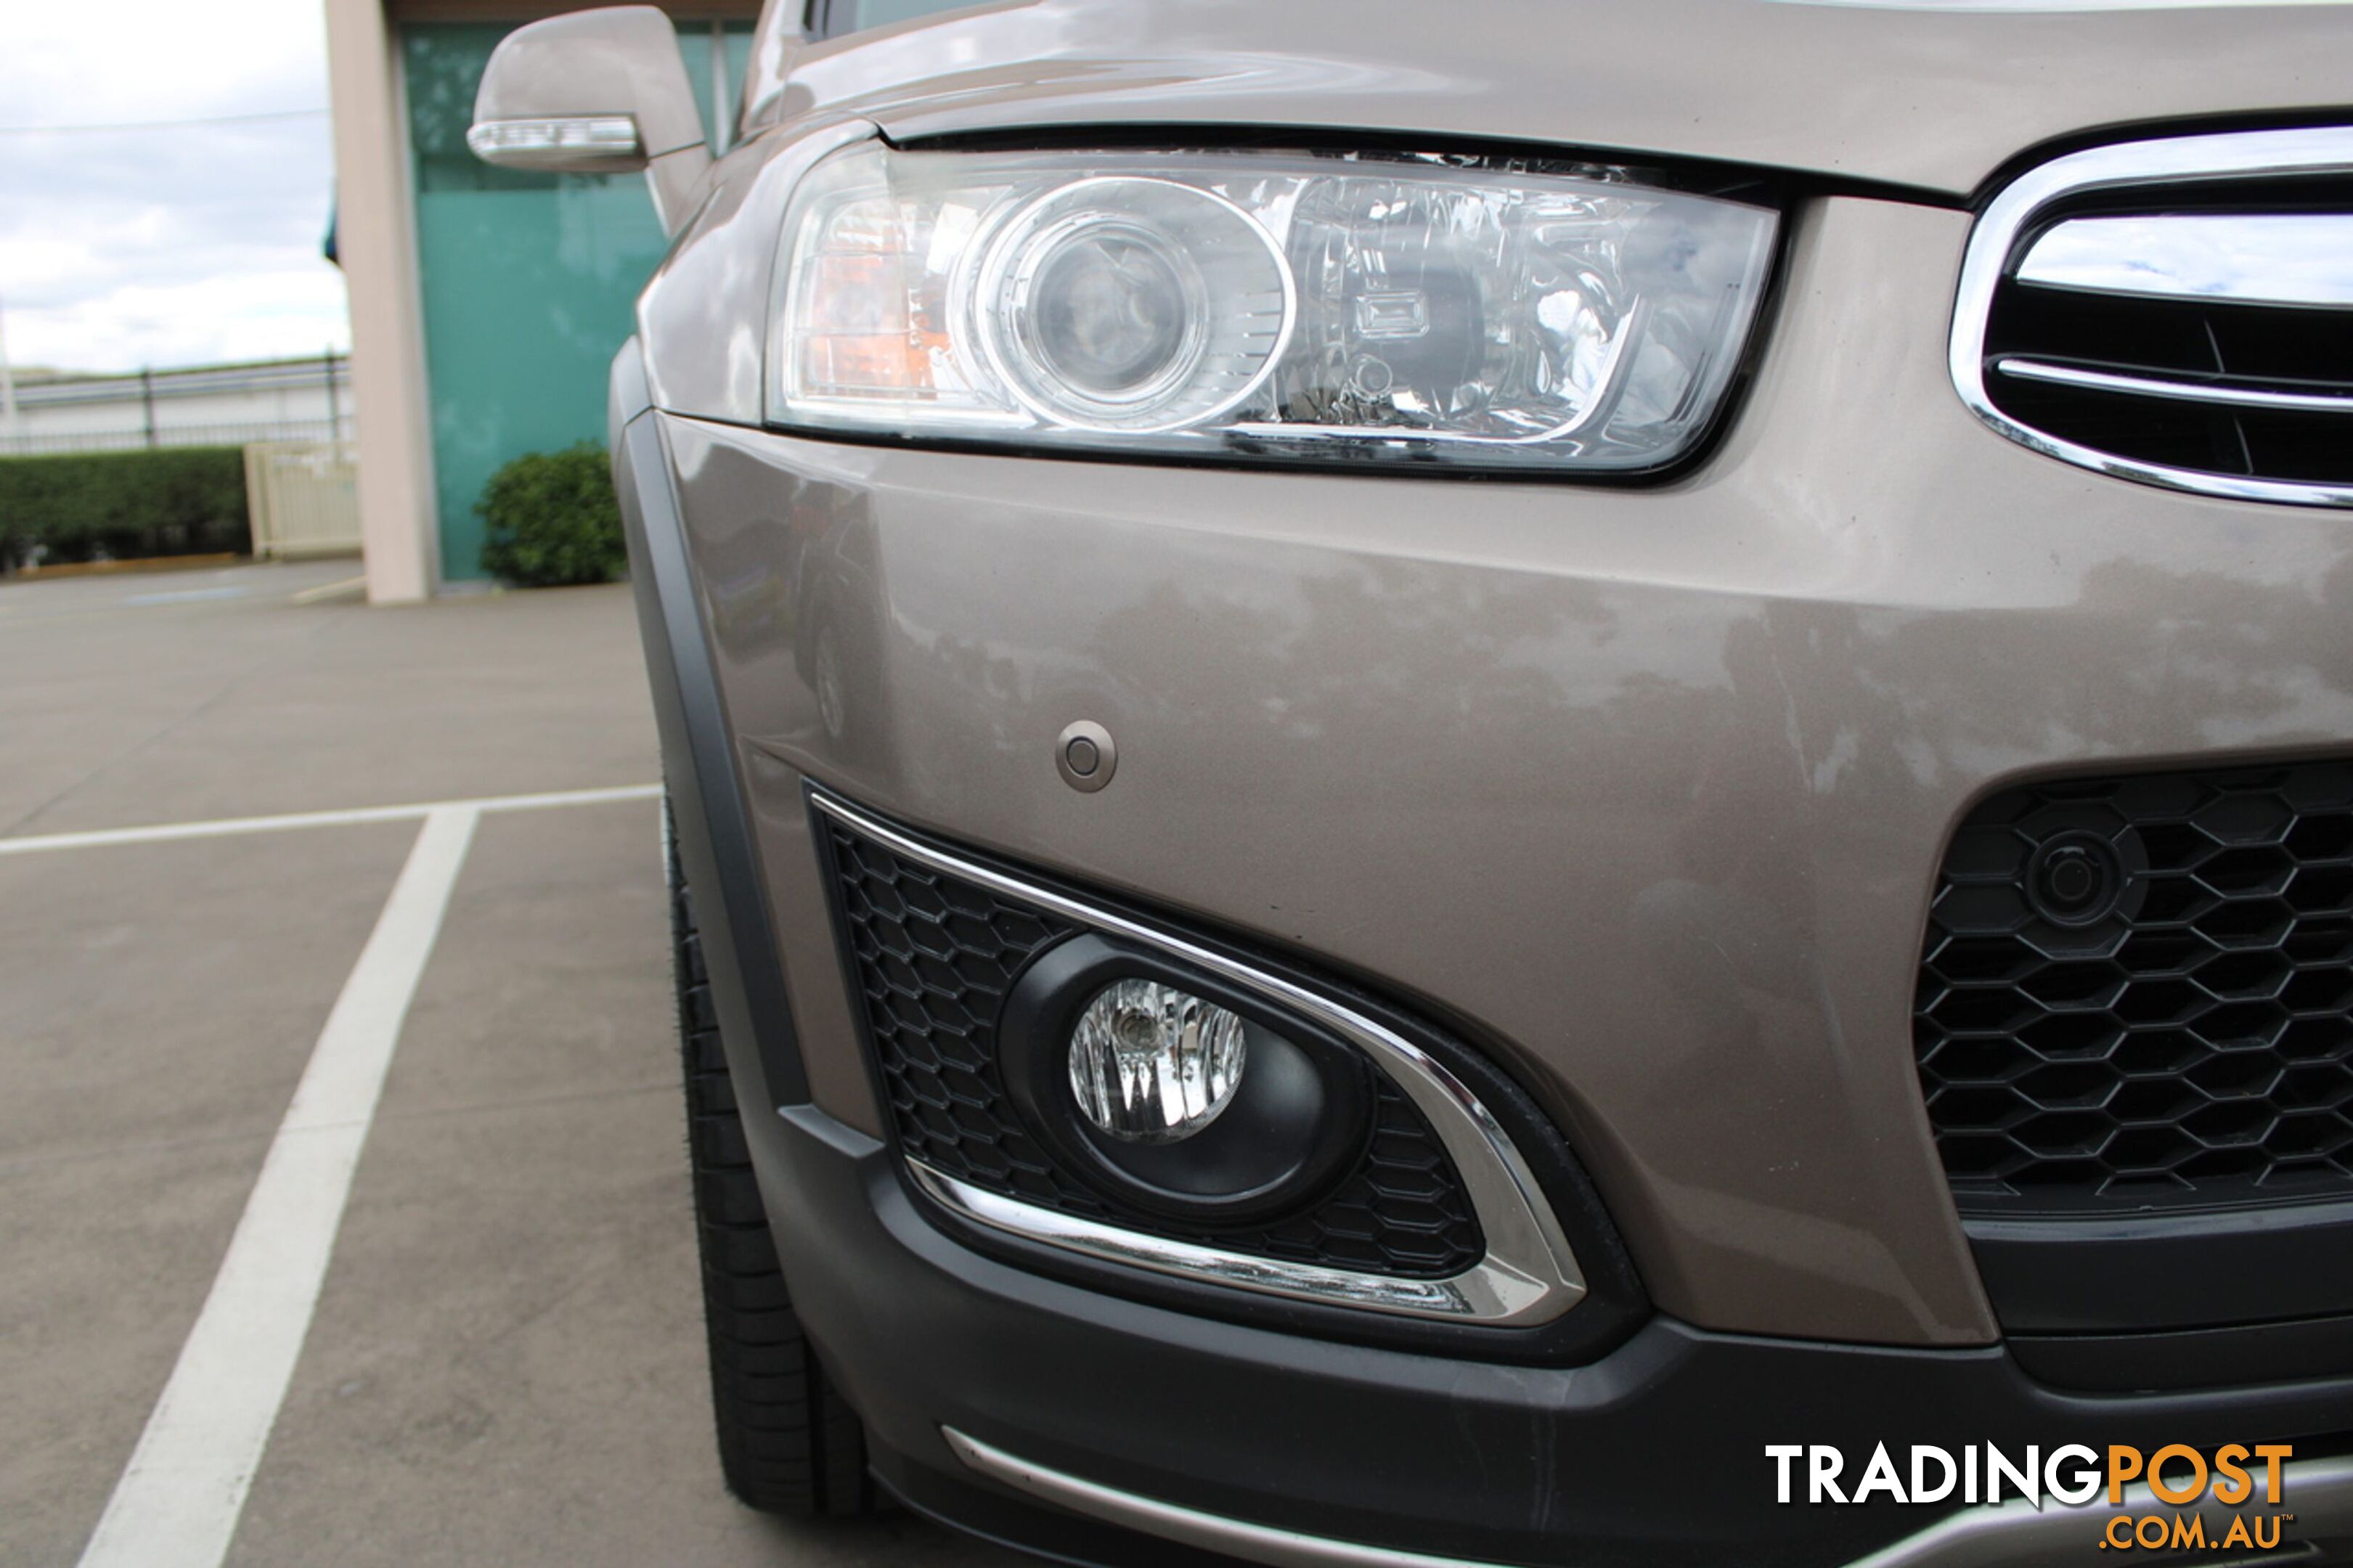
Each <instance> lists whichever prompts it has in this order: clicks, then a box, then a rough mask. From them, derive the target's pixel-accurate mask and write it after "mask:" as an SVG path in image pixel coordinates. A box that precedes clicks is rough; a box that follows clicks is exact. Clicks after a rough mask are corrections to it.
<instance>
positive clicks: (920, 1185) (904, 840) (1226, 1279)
mask: <svg viewBox="0 0 2353 1568" xmlns="http://www.w3.org/2000/svg"><path fill="white" fill-rule="evenodd" d="M809 798H810V801H811V803H812V805H814V806H815V807H816V808H817V809H818V811H820V812H822V813H824V814H825V815H826V816H830V817H832V818H833V819H835V820H836V821H837V822H839V823H840V824H842V825H843V826H847V827H849V828H850V829H851V830H853V831H855V832H857V833H859V834H860V835H863V836H865V837H869V838H871V839H873V840H875V841H877V842H879V843H881V845H883V846H884V847H887V848H889V849H890V850H891V851H892V853H894V854H896V855H899V856H902V857H904V858H907V859H909V860H912V861H914V862H916V863H918V864H921V865H923V866H927V867H930V868H933V869H934V870H937V871H943V872H945V873H947V874H949V875H951V876H954V877H958V878H961V879H965V880H966V881H968V882H972V883H975V884H977V885H979V886H981V887H984V888H987V889H989V890H991V891H993V892H996V893H998V894H1001V895H1002V896H1004V897H1006V898H1008V899H1013V900H1019V901H1021V902H1023V903H1026V904H1029V905H1031V906H1033V907H1035V908H1038V909H1041V910H1048V911H1050V912H1051V913H1053V914H1056V915H1059V916H1060V917H1061V918H1063V919H1065V920H1068V921H1073V922H1075V923H1077V924H1080V925H1082V926H1085V927H1088V928H1091V929H1092V931H1096V932H1099V933H1101V934H1103V935H1104V936H1106V937H1109V938H1113V939H1117V940H1120V941H1124V942H1132V943H1134V944H1135V945H1136V946H1138V947H1140V948H1142V949H1144V950H1146V951H1148V952H1154V953H1156V954H1158V955H1160V956H1162V957H1165V958H1166V959H1169V960H1173V961H1174V962H1175V963H1178V964H1180V965H1183V966H1185V967H1187V968H1188V969H1192V970H1195V971H1198V972H1201V973H1205V974H1207V975H1208V976H1211V977H1214V978H1215V979H1217V980H1219V981H1220V982H1222V983H1224V984H1229V985H1231V986H1233V987H1234V988H1235V989H1236V990H1237V992H1239V993H1240V994H1248V995H1250V996H1252V997H1254V998H1256V999H1258V1001H1259V1003H1260V1004H1261V1005H1263V1006H1265V1007H1267V1008H1269V1009H1271V1010H1272V1011H1274V1012H1276V1013H1278V1014H1280V1015H1282V1016H1295V1017H1298V1018H1301V1019H1303V1020H1305V1021H1307V1022H1308V1023H1309V1024H1311V1025H1313V1026H1315V1027H1317V1028H1320V1029H1323V1030H1326V1031H1329V1033H1330V1034H1331V1035H1332V1036H1333V1037H1335V1038H1336V1039H1338V1040H1340V1041H1343V1042H1345V1044H1346V1045H1347V1046H1348V1047H1351V1048H1353V1049H1354V1050H1356V1051H1358V1052H1361V1053H1362V1054H1363V1056H1364V1058H1366V1061H1367V1062H1368V1063H1369V1064H1370V1066H1371V1067H1372V1068H1374V1069H1377V1070H1378V1071H1380V1072H1382V1073H1385V1074H1387V1075H1388V1078H1389V1079H1390V1080H1391V1081H1392V1082H1393V1083H1395V1084H1396V1085H1397V1087H1398V1090H1399V1091H1400V1092H1401V1093H1403V1094H1404V1095H1405V1096H1406V1098H1407V1099H1408V1100H1410V1101H1411V1102H1412V1103H1413V1105H1414V1106H1415V1108H1416V1109H1417V1110H1419V1111H1420V1112H1421V1114H1422V1115H1423V1116H1424V1117H1425V1118H1427V1119H1428V1121H1429V1122H1430V1127H1431V1128H1432V1129H1433V1130H1434V1131H1435V1132H1436V1133H1437V1136H1438V1138H1439V1141H1440V1143H1441V1144H1443V1145H1444V1147H1445V1150H1446V1152H1447V1154H1448V1156H1449V1157H1450V1158H1451V1159H1452V1161H1453V1162H1454V1165H1455V1169H1456V1171H1457V1173H1458V1174H1459V1175H1460V1177H1461V1182H1462V1185H1463V1188H1464V1190H1465V1191H1466V1192H1467V1193H1468V1194H1470V1199H1471V1205H1472V1209H1473V1211H1474V1212H1475V1213H1476V1215H1478V1219H1479V1224H1480V1227H1481V1230H1482V1234H1483V1235H1484V1237H1485V1238H1486V1252H1485V1255H1484V1256H1483V1257H1482V1258H1481V1259H1480V1260H1479V1261H1478V1262H1477V1263H1475V1264H1473V1265H1472V1267H1471V1268H1467V1269H1464V1270H1463V1271H1462V1272H1461V1273H1459V1274H1456V1275H1452V1276H1451V1277H1449V1278H1446V1279H1400V1278H1398V1277H1394V1276H1388V1275H1380V1274H1373V1273H1363V1272H1356V1271H1352V1270H1349V1269H1345V1268H1333V1267H1329V1266H1324V1265H1314V1264H1300V1263H1293V1262H1291V1261H1288V1260H1285V1259H1280V1258H1261V1257H1254V1256H1247V1255H1241V1254H1235V1253H1230V1252H1227V1251H1223V1250H1221V1249H1219V1248H1218V1247H1213V1246H1204V1245H1200V1244H1197V1243H1191V1242H1184V1241H1176V1240H1172V1239H1170V1238H1168V1237H1160V1236H1153V1235H1147V1234H1144V1233H1141V1232H1137V1231H1132V1230H1127V1229H1124V1228H1122V1227H1120V1226H1114V1225H1108V1224H1103V1223H1101V1222H1098V1221H1093V1220H1089V1219H1083V1218H1079V1217H1075V1216H1072V1215H1065V1214H1061V1213H1058V1212H1056V1211H1054V1210H1051V1209H1047V1208H1043V1207H1040V1206H1039V1205H1032V1204H1028V1203H1024V1202H1022V1201H1020V1200H1019V1199H1017V1198H1009V1197H1005V1196H1002V1195H1000V1194H995V1193H989V1192H987V1191H984V1190H982V1189H980V1188H978V1187H976V1186H973V1185H972V1184H969V1183H965V1182H962V1181H959V1180H957V1179H956V1178H955V1177H953V1176H950V1175H948V1174H946V1173H944V1172H941V1171H937V1170H934V1169H933V1168H931V1167H929V1166H926V1165H924V1164H923V1163H922V1162H920V1161H916V1160H912V1159H911V1160H908V1161H907V1162H906V1169H907V1172H908V1174H909V1176H910V1178H911V1180H912V1181H913V1184H914V1185H915V1186H916V1188H917V1189H918V1190H919V1191H920V1192H922V1193H923V1194H924V1195H925V1196H926V1197H927V1198H929V1199H930V1200H931V1201H932V1202H934V1203H935V1204H937V1205H939V1206H940V1207H941V1208H943V1209H944V1210H945V1211H946V1212H948V1213H950V1214H952V1215H956V1216H957V1217H959V1218H961V1219H964V1220H965V1221H967V1222H969V1223H971V1224H974V1225H976V1226H985V1227H987V1228H988V1229H991V1230H996V1231H999V1232H1002V1233H1004V1234H1006V1235H1008V1236H1011V1237H1018V1238H1020V1239H1023V1240H1026V1241H1030V1242H1034V1243H1038V1244H1040V1245H1043V1246H1047V1247H1056V1248H1060V1249H1062V1250H1065V1251H1069V1252H1071V1253H1074V1254H1078V1255H1082V1256H1085V1257H1089V1258H1096V1259H1100V1260H1103V1261H1106V1262H1111V1263H1116V1264H1122V1265H1125V1266H1128V1267H1132V1268H1140V1269H1145V1270H1147V1271H1150V1272H1153V1273H1156V1274H1161V1275H1166V1276H1171V1277H1175V1278H1178V1279H1190V1280H1194V1281H1197V1282H1199V1283H1203V1284H1209V1285H1217V1286H1222V1287H1226V1288H1228V1289H1235V1290H1240V1291H1248V1292H1253V1293H1258V1294H1263V1295H1269V1296H1275V1297H1283V1298H1287V1299H1290V1300H1300V1301H1308V1302H1315V1303H1319V1304H1323V1305H1327V1306H1335V1307H1350V1308H1357V1309H1361V1310H1369V1311H1375V1312H1386V1313H1393V1314H1397V1315H1398V1316H1402V1317H1409V1318H1418V1319H1427V1320H1436V1321H1447V1322H1456V1323H1464V1324H1476V1325H1481V1326H1489V1327H1520V1328H1527V1327H1534V1326H1535V1325H1538V1324H1542V1323H1547V1322H1551V1321H1554V1320H1556V1319H1557V1318H1559V1317H1560V1316H1561V1315H1562V1314H1564V1313H1566V1312H1567V1311H1568V1310H1570V1309H1571V1308H1573V1307H1575V1306H1576V1305H1577V1302H1578V1301H1580V1300H1583V1299H1584V1297H1585V1296H1586V1294H1587V1286H1586V1277H1585V1273H1584V1270H1583V1269H1582V1268H1580V1266H1579V1264H1578V1262H1577V1255H1576V1252H1575V1250H1574V1249H1573V1248H1572V1247H1570V1245H1569V1242H1568V1237H1567V1235H1566V1234H1565V1233H1564V1232H1563V1230H1562V1229H1561V1226H1560V1222H1559V1220H1558V1218H1557V1217H1556V1215H1554V1213H1553V1211H1552V1207H1551V1205H1550V1204H1549V1203H1548V1202H1547V1201H1546V1198H1545V1196H1544V1194H1543V1191H1542V1189H1541V1188H1540V1186H1539V1185H1538V1184H1537V1182H1536V1179H1535V1173H1534V1172H1533V1171H1532V1170H1531V1169H1530V1168H1529V1165H1528V1163H1527V1161H1526V1159H1525V1157H1523V1156H1522V1154H1521V1153H1520V1152H1519V1150H1518V1148H1517V1147H1516V1146H1515V1145H1514V1143H1513V1142H1512V1140H1511V1137H1510V1135H1509V1134H1508V1133H1506V1132H1505V1131H1504V1128H1503V1125H1502V1124H1501V1123H1500V1122H1499V1121H1497V1120H1496V1118H1495V1116H1494V1113H1493V1111H1491V1110H1488V1108H1487V1106H1486V1104H1485V1103H1484V1102H1483V1101H1482V1100H1481V1099H1480V1098H1479V1096H1478V1094H1477V1093H1476V1092H1475V1091H1474V1090H1472V1088H1471V1087H1470V1086H1469V1085H1468V1084H1466V1083H1464V1082H1463V1081H1462V1080H1461V1079H1460V1078H1459V1077H1457V1076H1456V1075H1455V1074H1454V1073H1453V1072H1451V1071H1450V1070H1449V1069H1448V1068H1447V1067H1446V1066H1445V1064H1444V1063H1442V1062H1440V1061H1439V1060H1438V1059H1437V1058H1434V1057H1432V1056H1431V1055H1430V1053H1429V1052H1428V1051H1425V1050H1424V1049H1422V1048H1421V1047H1419V1046H1418V1045H1416V1044H1414V1043H1413V1042H1412V1041H1411V1040H1409V1039H1407V1038H1406V1037H1404V1036H1402V1035H1400V1034H1398V1032H1397V1031H1396V1030H1394V1029H1392V1028H1390V1027H1388V1026H1387V1025H1385V1024H1383V1023H1382V1022H1381V1021H1380V1020H1378V1019H1377V1018H1375V1017H1372V1016H1369V1015H1367V1014H1366V1013H1363V1012H1360V1011H1358V1010H1357V1009H1356V1008H1354V1007H1351V1006H1349V1005H1346V1004H1345V1003H1343V1002H1341V1001H1338V1000H1336V999H1335V998H1333V997H1330V996H1326V995H1324V994H1322V993H1321V992H1318V991H1314V990H1310V989H1309V988H1307V987H1306V986H1303V985H1301V984H1297V983H1295V982H1293V981H1291V980H1289V979H1286V978H1284V977H1283V976H1282V975H1279V974H1274V973H1268V972H1266V971H1264V970H1261V969H1259V968H1258V967H1256V966H1254V965H1252V964H1250V963H1244V962H1242V961H1240V960H1239V959H1236V958H1232V957H1229V956H1228V955H1227V954H1225V953H1223V952H1218V951H1215V950H1213V949H1210V948H1208V947H1204V946H1202V945H1200V944H1199V943H1198V942H1189V941H1187V940H1186V939H1185V938H1183V937H1180V936H1176V935H1174V934H1171V933H1169V932H1166V931H1161V930H1159V929H1157V928H1155V927H1153V926H1149V925H1146V924H1145V923H1143V922H1141V921H1135V920H1132V919H1130V918H1128V917H1127V916H1125V915H1123V914H1120V913H1118V912H1116V911H1114V910H1108V909H1103V908H1101V907H1099V906H1097V905H1095V904H1092V903H1091V902H1088V901H1085V900H1081V899H1078V898H1074V897H1071V895H1069V894H1066V893H1063V892H1060V891H1058V890H1056V889H1051V888H1046V887H1041V886H1039V885H1037V884H1035V883H1032V882H1029V881H1027V880H1025V879H1020V878H1018V877H1014V876H1010V875H1008V874H1007V873H1005V872H1003V871H999V870H997V869H996V868H993V867H990V866H987V865H983V864H980V863H978V862H976V861H974V860H970V859H967V858H965V857H963V856H960V855H956V854H954V853H951V852H949V851H946V850H943V849H939V848H935V847H933V846H931V845H929V844H926V843H923V842H922V841H921V840H918V839H915V838H913V837H909V836H908V835H906V834H904V833H902V832H901V831H899V830H898V829H896V828H894V827H892V826H891V825H889V824H888V823H885V822H882V821H880V820H878V819H876V818H875V817H872V816H869V815H867V814H866V813H865V812H863V811H861V810H860V809H859V808H858V807H856V806H854V805H849V803H848V802H846V801H843V800H841V799H839V797H837V796H835V795H831V794H829V793H828V792H825V791H823V790H812V791H811V792H810V796H809Z"/></svg>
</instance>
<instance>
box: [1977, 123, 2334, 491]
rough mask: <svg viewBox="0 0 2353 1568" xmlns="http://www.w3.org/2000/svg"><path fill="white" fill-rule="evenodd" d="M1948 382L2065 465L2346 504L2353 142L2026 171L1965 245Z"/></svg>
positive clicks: (2135, 157)
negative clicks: (1967, 245)
mask: <svg viewBox="0 0 2353 1568" xmlns="http://www.w3.org/2000/svg"><path fill="white" fill-rule="evenodd" d="M1952 370H1953V376H1954V382H1955V385H1956V386H1957V389H1958V390H1959V392H1960V394H1961V395H1962V397H1963V398H1964V399H1965V400H1967V401H1968V403H1969V404H1970V405H1971V406H1973V407H1974V408H1976V409H1977V411H1978V414H1979V415H1980V416H1983V417H1984V418H1985V419H1986V420H1987V422H1988V423H1989V424H1990V425H1992V426H1994V428H1996V429H1997V430H2000V432H2001V433H2002V434H2004V435H2006V436H2009V437H2011V438H2013V439H2015V440H2019V441H2022V442H2024V443H2026V444H2027V445H2029V446H2032V447H2038V448H2039V449H2041V450H2042V451H2045V452H2048V453H2050V454H2052V456H2055V457H2058V458H2063V459H2065V460H2066V461H2069V462H2073V463H2077V464H2080V465H2083V466H2084V467H2087V468H2099V469H2102V470H2104V471H2105V472H2108V473H2112V474H2116V475H2119V476H2121V477H2124V478H2127V479H2141V480H2144V481H2146V482H2149V483H2154V484H2160V485H2165V486H2168V487H2169V488H2172V489H2188V490H2194V491H2203V492H2206V493H2211V494H2218V495H2228V496H2233V497H2237V498H2240V499H2245V500H2274V501H2296V502H2306V503H2316V504H2325V505H2339V506H2343V505H2353V128H2320V129H2310V130H2290V131H2269V132H2225V133H2220V134H2215V135H2207V136H2189V137H2179V138H2171V139H2167V140H2162V141H2153V142H2122V143H2117V144H2115V145H2112V146H2105V147H2096V148H2092V149H2090V150H2087V151H2085V152H2082V153H2072V154H2069V155H2068V156H2066V157H2063V158H2060V159H2057V160H2054V161H2053V162H2052V163H2046V164H2043V165H2042V166H2041V167H2039V168H2036V169H2032V170H2030V171H2028V172H2027V173H2025V174H2022V175H2021V176H2020V177H2019V178H2018V179H2017V180H2016V181H2014V182H2013V183H2012V184H2010V186H2009V187H2008V188H2006V189H2005V190H2004V191H2003V192H2002V193H2001V194H2000V195H1998V196H1997V197H1996V198H1995V200H1994V201H1993V203H1992V204H1991V205H1989V207H1988V208H1987V209H1986V212H1985V215H1984V216H1983V217H1982V218H1981V219H1980V220H1979V222H1978V226H1977V227H1976V229H1975V230H1974V231H1973V232H1972V234H1971V236H1970V239H1969V248H1968V257H1967V258H1966V260H1965V261H1964V263H1963V266H1962V276H1961V288H1960V297H1959V301H1958V305H1957V309H1956V310H1955V313H1954V320H1953V346H1952Z"/></svg>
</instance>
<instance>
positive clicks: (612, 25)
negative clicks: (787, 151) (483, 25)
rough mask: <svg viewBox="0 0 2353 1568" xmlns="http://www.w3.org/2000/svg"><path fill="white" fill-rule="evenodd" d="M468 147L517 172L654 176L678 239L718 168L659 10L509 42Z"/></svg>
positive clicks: (664, 216)
mask: <svg viewBox="0 0 2353 1568" xmlns="http://www.w3.org/2000/svg"><path fill="white" fill-rule="evenodd" d="M466 145H467V146H469V147H470V148H472V149H473V152H474V155H475V156H476V157H478V158H480V159H481V160H482V161H483V162H485V163H496V164H499V165H500V166H501V167H503V168H509V169H560V170H566V171H570V172H572V173H575V174H628V173H630V172H632V171H634V170H638V169H642V170H644V171H645V173H646V183H647V184H648V185H649V187H650V188H651V189H652V191H653V198H654V211H655V213H656V215H657V216H659V217H660V219H661V226H662V228H663V230H664V231H665V232H667V233H670V234H676V233H677V232H678V231H679V228H680V226H681V225H683V224H684V223H685V222H686V220H687V217H688V216H689V214H690V213H691V211H692V206H691V203H692V200H693V196H694V194H695V188H696V186H697V184H699V183H700V182H701V180H702V174H703V171H704V170H706V169H708V168H709V167H710V166H711V150H710V148H709V147H707V146H705V145H704V143H703V137H702V110H699V109H698V108H696V106H695V101H694V89H693V87H692V86H691V84H690V82H689V81H688V79H687V74H686V61H685V59H684V58H682V57H681V55H680V53H679V48H678V32H677V29H676V28H674V27H673V26H671V25H670V18H669V17H668V16H665V15H663V14H662V13H661V12H660V11H659V10H657V9H655V8H654V7H653V6H651V5H614V6H610V7H607V8H606V9H604V10H599V11H575V12H572V13H571V14H569V15H567V16H550V17H548V18H547V19H546V20H545V21H541V22H533V23H532V24H531V25H530V26H525V27H519V28H517V29H516V30H515V31H513V32H512V33H510V34H508V35H507V36H506V37H505V38H504V39H502V40H501V42H500V44H499V47H498V49H497V50H496V52H494V53H493V54H492V55H491V63H490V66H489V68H487V69H485V70H484V71H483V72H482V88H481V90H480V92H479V93H477V94H475V96H474V126H473V129H472V130H470V131H469V132H466Z"/></svg>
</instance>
